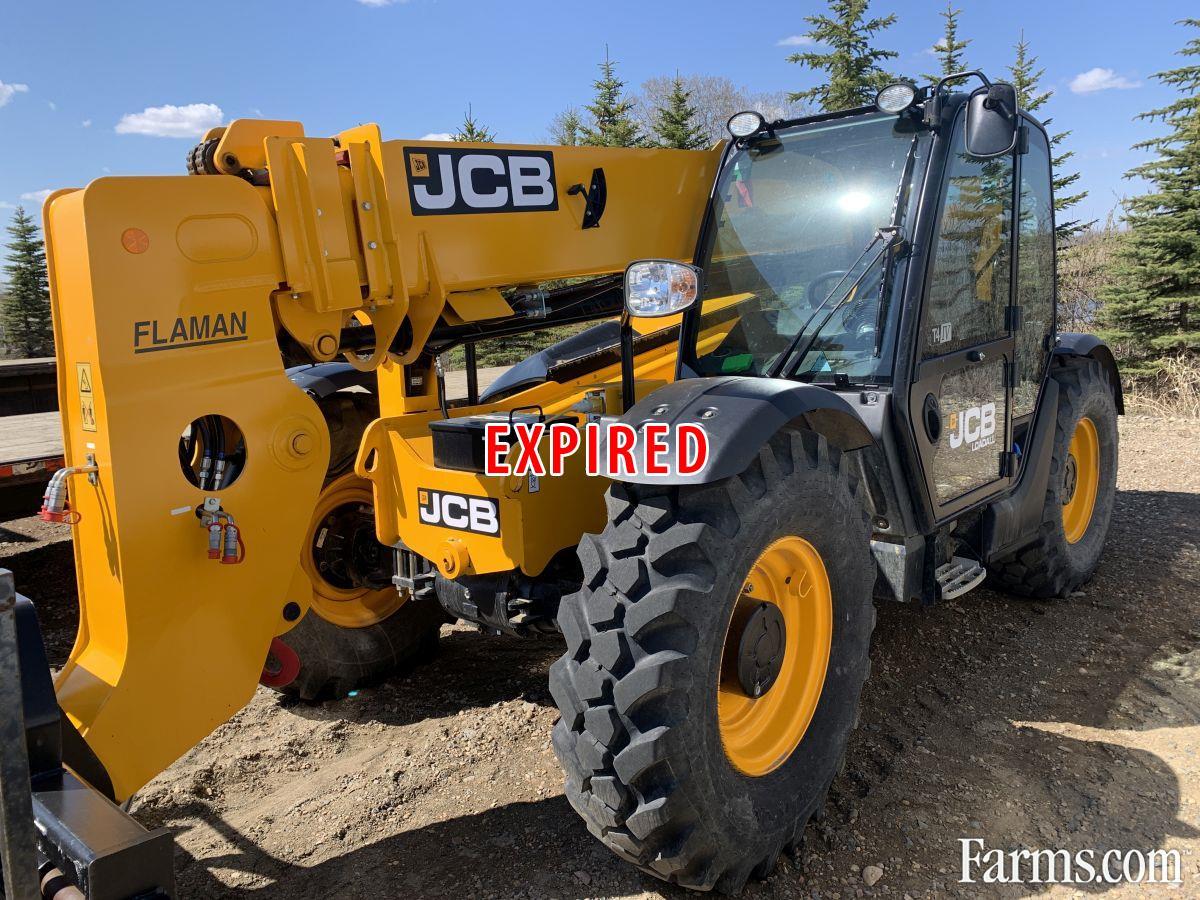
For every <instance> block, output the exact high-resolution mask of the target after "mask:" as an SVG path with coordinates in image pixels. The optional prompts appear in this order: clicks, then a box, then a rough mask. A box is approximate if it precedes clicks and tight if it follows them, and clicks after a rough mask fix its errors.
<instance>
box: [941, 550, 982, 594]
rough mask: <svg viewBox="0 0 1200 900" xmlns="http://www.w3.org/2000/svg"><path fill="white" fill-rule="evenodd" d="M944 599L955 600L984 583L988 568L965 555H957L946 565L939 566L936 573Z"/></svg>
mask: <svg viewBox="0 0 1200 900" xmlns="http://www.w3.org/2000/svg"><path fill="white" fill-rule="evenodd" d="M933 574H934V577H935V578H936V579H937V583H938V588H939V589H940V593H941V598H942V599H943V600H953V599H954V598H955V597H961V596H962V595H963V594H965V593H966V592H967V591H969V590H971V589H972V588H976V587H979V585H981V584H983V579H984V578H986V577H987V570H986V569H984V567H983V566H981V565H980V564H979V563H978V562H977V561H976V560H973V559H967V558H966V557H965V556H956V557H954V559H953V560H951V561H950V562H948V563H945V564H944V565H941V566H938V568H937V571H935V572H934V573H933Z"/></svg>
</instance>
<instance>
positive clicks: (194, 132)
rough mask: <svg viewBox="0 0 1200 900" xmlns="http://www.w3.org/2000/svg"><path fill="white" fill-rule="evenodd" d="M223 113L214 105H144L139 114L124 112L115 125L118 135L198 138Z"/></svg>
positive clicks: (218, 123) (223, 115)
mask: <svg viewBox="0 0 1200 900" xmlns="http://www.w3.org/2000/svg"><path fill="white" fill-rule="evenodd" d="M224 118H225V114H224V113H223V112H221V107H219V106H217V105H216V104H215V103H189V104H187V106H173V105H172V104H169V103H168V104H167V105H166V106H147V107H146V108H145V109H143V110H142V111H141V112H140V113H127V114H126V115H123V116H121V121H120V122H118V123H117V134H146V135H150V136H151V137H173V138H184V137H201V136H203V134H204V132H206V131H208V129H210V128H213V127H214V126H217V125H220V124H221V122H222V121H223V120H224Z"/></svg>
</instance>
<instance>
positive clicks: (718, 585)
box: [0, 72, 1122, 898]
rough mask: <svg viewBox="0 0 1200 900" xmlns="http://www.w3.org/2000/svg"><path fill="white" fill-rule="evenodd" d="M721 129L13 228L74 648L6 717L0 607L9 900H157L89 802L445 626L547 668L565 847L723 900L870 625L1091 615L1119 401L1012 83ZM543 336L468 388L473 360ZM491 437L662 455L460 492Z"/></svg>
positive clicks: (361, 136) (144, 190)
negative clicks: (913, 614)
mask: <svg viewBox="0 0 1200 900" xmlns="http://www.w3.org/2000/svg"><path fill="white" fill-rule="evenodd" d="M729 131H730V139H729V140H728V141H727V142H723V143H721V144H719V145H717V146H715V147H713V148H712V149H710V150H706V151H671V150H658V149H623V148H621V149H617V148H588V147H532V146H520V145H500V144H448V143H430V142H422V141H387V142H385V141H383V140H382V139H381V136H380V133H379V129H378V128H377V127H375V126H371V125H367V126H360V127H357V128H354V129H351V130H349V131H345V132H342V133H341V134H338V135H337V136H335V137H332V138H314V137H309V136H307V135H305V133H304V131H303V129H302V127H301V126H300V125H299V124H298V123H295V122H274V121H272V122H268V121H253V120H238V121H235V122H233V123H232V124H230V125H229V126H227V127H223V128H218V129H215V130H213V131H212V132H210V133H209V134H208V135H207V136H206V137H205V139H204V140H203V141H202V142H201V143H200V144H199V145H198V146H197V147H196V148H195V149H194V150H193V151H192V153H191V155H190V156H189V159H188V168H189V170H190V172H191V174H190V175H186V176H183V175H181V176H179V177H129V178H126V177H119V178H118V177H110V178H102V179H99V180H97V181H95V182H93V183H92V184H90V185H89V186H88V187H86V188H84V189H82V190H63V191H59V192H57V193H55V194H53V195H52V196H51V197H50V198H49V199H48V200H47V202H46V204H45V213H44V215H45V234H46V238H47V256H48V263H49V271H50V279H51V292H52V300H53V311H54V320H55V338H56V346H57V354H58V377H59V393H60V401H61V409H62V416H63V426H64V438H65V448H66V460H67V464H68V467H67V468H66V469H64V470H63V471H62V473H61V474H60V475H58V476H56V478H55V480H54V481H53V482H52V483H51V485H50V487H49V488H48V489H47V495H46V501H45V505H44V507H43V511H42V515H43V517H44V518H47V519H49V520H52V521H62V522H65V523H69V524H70V526H71V528H72V531H73V536H74V549H75V559H76V575H77V579H78V585H79V604H80V625H79V633H78V638H77V641H76V643H75V646H74V648H73V650H72V652H71V654H70V658H69V659H68V661H67V663H66V664H65V665H64V667H63V668H62V670H61V671H60V672H59V673H58V674H57V676H56V677H55V678H54V681H53V684H51V682H50V676H49V671H48V667H47V665H46V661H45V654H44V651H43V650H42V649H41V639H40V635H39V632H38V628H37V623H36V617H35V616H34V615H33V612H32V606H31V605H30V604H29V602H28V601H27V600H25V599H24V598H21V597H19V596H17V595H15V594H14V591H13V587H12V584H11V581H10V582H7V583H5V582H4V581H3V580H2V579H0V675H4V677H5V678H6V680H5V682H4V683H5V685H6V686H7V685H10V684H17V683H19V684H20V686H21V690H20V691H12V690H8V689H7V687H6V690H5V691H4V693H5V694H6V697H5V700H4V702H5V708H4V711H3V722H2V723H0V724H3V725H4V726H5V728H6V730H5V731H4V735H5V738H4V747H3V751H4V752H3V761H4V768H3V769H2V770H0V776H2V777H0V785H2V786H3V795H4V799H5V804H4V824H5V841H4V845H3V850H4V858H3V862H4V865H5V878H6V881H7V880H9V879H14V881H12V884H13V885H14V886H13V887H11V888H10V890H12V891H14V892H16V893H14V894H13V895H14V896H18V895H20V894H19V892H20V891H21V890H23V888H21V887H20V884H21V883H24V882H21V881H20V880H21V879H22V878H24V879H26V882H27V881H28V880H29V878H30V874H29V873H30V872H33V871H34V870H36V869H37V867H38V866H40V867H41V871H42V874H43V876H44V879H45V880H47V881H48V882H52V886H54V887H55V889H59V888H63V887H64V886H68V887H71V889H78V890H79V891H82V892H83V893H84V894H85V895H87V896H89V897H96V898H99V897H104V898H108V897H131V896H149V895H153V894H154V892H157V893H158V894H159V895H167V896H169V895H172V894H173V891H174V887H173V876H172V871H171V844H170V836H169V834H167V833H165V832H163V831H161V830H160V831H158V832H146V831H145V830H144V829H142V828H141V827H140V826H139V825H137V824H136V823H135V822H133V820H132V819H130V818H129V817H128V816H127V815H126V814H125V813H124V812H123V811H122V810H121V809H120V808H119V807H118V806H117V805H116V804H119V803H121V802H122V801H125V800H126V799H128V798H129V797H130V796H131V795H132V794H133V793H134V792H135V791H136V790H138V788H140V787H141V786H142V785H143V784H145V783H146V782H147V781H148V780H149V779H151V778H153V777H154V776H155V775H156V774H157V773H159V772H161V771H162V770H163V769H164V768H165V767H166V766H168V765H170V764H171V763H172V762H173V761H174V760H175V759H177V758H178V757H179V756H180V755H181V754H182V753H184V752H185V751H186V750H187V749H189V748H190V747H192V746H193V745H194V744H195V743H196V742H197V741H199V740H200V739H201V738H203V737H204V736H205V735H206V734H208V733H209V732H210V731H211V730H212V729H213V728H214V727H216V726H217V725H218V724H220V723H222V722H224V721H225V720H227V719H228V718H229V717H230V716H231V715H232V714H233V713H234V712H235V711H237V710H238V709H239V708H240V707H241V706H242V705H243V704H245V703H246V702H247V700H248V699H249V698H250V696H251V694H252V693H253V691H254V690H255V687H256V685H257V684H258V683H259V682H260V681H261V682H262V683H264V684H267V685H269V686H272V687H274V688H276V689H278V690H282V691H290V692H293V693H296V694H298V695H300V696H301V697H305V698H312V697H317V696H322V695H333V696H337V695H341V694H344V693H345V692H346V691H348V690H350V689H351V688H354V687H357V686H358V685H360V684H364V683H368V682H369V681H371V680H373V679H377V678H380V677H383V676H384V675H386V674H387V673H388V672H389V671H392V670H393V669H395V668H396V667H397V666H400V665H406V664H411V663H413V662H416V661H419V660H420V659H421V658H422V657H424V656H426V655H428V654H429V653H431V652H432V651H433V650H434V649H435V648H436V642H437V633H438V628H439V626H440V625H441V624H442V623H444V622H445V621H446V620H447V618H448V617H449V618H450V619H461V620H465V621H468V622H474V623H477V624H478V625H479V626H481V627H482V628H484V629H487V630H490V631H494V632H497V633H506V634H529V633H538V632H559V631H560V632H561V634H562V637H563V638H564V639H565V642H566V650H565V652H564V654H563V656H562V658H561V659H559V660H558V662H556V663H555V665H554V666H553V667H552V669H551V672H550V686H551V692H552V694H553V696H554V699H555V701H556V703H557V705H558V707H559V710H560V712H561V718H560V720H559V722H558V724H557V725H556V726H555V729H554V735H553V744H554V748H555V751H556V753H557V755H558V758H559V760H560V762H561V764H562V766H563V769H564V772H565V780H566V794H567V797H568V799H569V800H570V802H571V804H572V806H573V807H574V808H575V809H576V810H577V811H578V813H579V814H580V815H581V816H582V817H583V819H584V820H585V822H586V824H587V827H588V828H589V830H591V831H592V833H593V834H595V835H596V837H597V838H598V839H599V840H601V841H602V842H603V843H604V844H606V845H607V846H608V847H610V848H611V849H612V850H613V851H614V852H615V853H616V854H617V855H619V856H620V857H622V858H624V859H626V860H628V861H629V862H631V863H633V864H634V865H637V866H639V867H640V868H642V869H643V870H645V871H647V872H650V873H652V874H654V875H656V876H658V877H660V878H663V879H665V880H668V881H670V882H673V883H677V884H680V885H683V886H686V887H690V888H696V889H702V890H707V889H714V888H715V889H719V890H722V891H727V892H736V891H737V890H739V889H740V888H741V887H742V885H743V884H744V883H745V881H746V880H747V879H748V878H749V877H751V876H763V875H765V874H766V873H768V872H769V871H770V870H771V868H772V867H773V865H774V863H775V860H776V858H777V857H778V855H779V853H780V852H782V851H784V850H786V849H788V848H790V847H792V846H794V845H795V844H796V843H797V842H798V840H799V839H800V836H801V834H802V832H803V829H804V827H805V825H806V823H807V822H808V821H809V819H810V817H811V816H812V815H813V814H814V813H815V812H816V811H817V810H818V809H819V808H820V806H821V804H822V803H823V801H824V798H825V795H826V793H827V791H828V788H829V785H830V782H831V781H832V779H833V777H834V775H835V773H836V771H837V769H838V766H839V764H840V762H841V760H842V757H843V754H844V751H845V747H846V742H847V739H848V736H849V734H850V731H851V730H852V728H853V726H854V723H855V721H856V718H857V706H858V698H859V694H860V691H861V688H862V685H863V683H864V681H865V679H866V677H867V674H868V670H869V659H868V647H869V642H870V636H871V631H872V628H873V626H874V621H875V613H874V607H873V601H874V599H876V598H878V599H886V598H891V599H894V600H899V601H914V602H919V603H931V602H935V601H937V600H939V599H944V598H950V597H956V596H959V595H961V594H963V593H965V592H966V591H968V590H970V589H972V588H974V587H975V586H977V585H978V584H980V583H981V582H983V581H984V579H985V578H986V577H987V576H988V575H989V573H990V575H991V577H992V579H993V581H994V582H995V583H997V584H999V585H1001V586H1003V587H1004V588H1006V589H1009V590H1011V591H1013V592H1015V593H1021V594H1026V595H1032V596H1039V597H1051V596H1056V595H1061V594H1064V593H1066V592H1069V591H1071V590H1073V589H1075V588H1076V587H1077V586H1078V585H1080V584H1082V583H1083V582H1084V581H1086V580H1087V579H1088V578H1089V577H1090V576H1091V574H1092V572H1093V571H1094V570H1095V568H1096V566H1097V564H1098V562H1099V559H1100V555H1101V552H1102V547H1103V543H1104V539H1105V534H1106V531H1107V527H1108V520H1109V516H1110V513H1111V509H1112V504H1113V495H1114V485H1115V476H1116V464H1117V430H1116V416H1117V414H1118V413H1120V412H1121V411H1122V395H1121V386H1120V380H1119V377H1118V374H1117V370H1116V366H1115V363H1114V360H1113V357H1112V354H1111V352H1110V351H1109V350H1108V348H1107V347H1106V346H1105V345H1104V344H1103V343H1102V342H1100V341H1099V340H1097V339H1096V338H1094V337H1090V336H1087V335H1071V334H1059V333H1057V331H1056V328H1055V316H1054V311H1055V297H1054V258H1055V244H1054V216H1053V196H1052V191H1051V172H1050V147H1049V142H1048V140H1047V136H1046V133H1045V130H1044V129H1043V127H1042V126H1041V125H1040V124H1039V123H1038V122H1037V121H1036V120H1034V119H1033V118H1032V117H1030V116H1029V115H1028V114H1027V113H1025V112H1023V111H1021V110H1019V109H1018V108H1017V101H1016V96H1015V92H1014V90H1013V88H1012V87H1011V86H1010V85H1006V84H1003V83H998V82H997V83H993V82H990V81H989V80H988V79H987V78H986V77H985V76H984V75H982V74H981V73H978V72H970V73H961V74H960V75H957V76H951V77H950V78H947V79H943V80H942V81H941V82H939V83H938V84H936V85H932V86H928V87H925V88H921V89H919V90H918V89H916V88H914V87H913V86H911V85H908V84H896V85H891V86H889V87H887V88H885V89H884V90H883V91H881V92H880V94H879V96H878V98H877V101H876V103H875V104H874V105H873V106H870V107H865V108H861V109H854V110H847V111H844V112H837V113H832V114H824V115H818V116H810V117H805V118H800V119H792V120H786V121H784V120H781V121H775V122H767V121H765V120H764V119H763V117H762V116H760V115H758V114H757V113H753V112H747V113H740V114H738V115H735V116H734V117H733V118H732V119H730V122H729ZM588 322H594V323H598V324H595V325H593V326H592V327H590V328H588V329H587V330H585V331H582V332H581V333H579V334H576V335H574V336H572V337H570V338H567V339H566V340H564V341H561V342H559V343H557V344H554V345H552V346H550V347H548V348H546V349H545V350H543V351H541V352H539V353H537V354H535V355H534V356H533V357H531V358H530V359H528V360H526V361H525V362H523V363H520V364H519V365H517V366H515V367H513V368H512V369H511V370H509V371H508V372H506V373H504V374H503V375H502V376H501V377H500V378H499V379H497V380H496V381H494V382H492V383H491V384H490V385H488V386H486V387H485V388H483V389H481V387H480V384H479V379H478V373H477V367H476V364H475V363H476V353H475V347H476V344H478V343H479V342H480V341H485V340H504V339H505V338H508V337H511V336H513V335H517V334H522V333H525V332H530V331H537V330H540V329H544V328H547V327H550V326H558V325H566V324H578V323H588ZM458 347H462V348H464V358H465V365H466V369H467V373H466V396H465V397H463V398H457V399H455V398H451V397H450V396H449V392H448V391H447V388H446V379H445V377H444V372H443V368H442V365H441V359H442V356H443V354H446V353H447V352H449V351H451V350H454V349H455V348H458ZM534 425H537V426H551V425H553V426H557V427H558V428H559V429H560V430H561V427H562V426H568V427H569V428H570V429H576V430H578V431H579V432H581V433H583V432H585V431H588V430H589V428H590V427H591V426H596V431H597V433H600V434H602V435H604V434H609V433H611V429H614V428H616V427H618V426H628V427H629V432H630V433H632V434H633V435H634V438H633V440H634V441H635V442H637V443H638V444H639V445H640V444H642V443H645V444H646V445H649V443H650V441H651V438H650V437H649V435H650V434H651V432H653V433H655V434H659V433H665V434H666V438H665V440H666V445H665V446H666V447H667V449H668V451H670V452H674V451H677V450H679V449H680V447H679V443H678V442H679V441H680V440H681V438H680V437H679V436H680V435H681V434H682V433H683V431H682V428H681V426H689V425H690V426H698V427H699V429H700V430H702V432H703V434H704V437H705V444H706V447H707V451H708V452H707V456H706V458H705V460H704V462H703V465H702V466H701V467H700V468H699V469H698V470H697V471H686V472H685V471H674V472H668V473H667V474H661V473H658V472H652V471H649V470H648V469H647V470H645V471H641V472H638V471H627V470H614V469H611V468H610V469H609V470H606V471H605V472H604V473H603V474H588V472H589V468H591V467H590V465H589V462H588V460H587V459H586V456H587V455H586V454H584V453H578V454H575V455H573V456H569V457H567V458H566V459H565V462H564V464H563V466H562V470H561V473H558V474H554V473H553V471H552V470H553V468H554V467H553V466H551V467H549V469H550V471H547V473H546V474H537V473H535V472H532V471H530V472H521V473H520V474H516V473H515V472H514V473H508V474H489V471H491V466H490V464H489V456H490V455H492V454H491V453H490V451H491V450H493V449H495V447H494V445H493V443H492V441H493V440H494V438H495V436H496V435H498V434H499V435H509V436H510V437H511V436H512V435H518V436H519V435H520V434H521V433H525V434H526V435H528V434H530V433H534V432H532V426H534ZM660 426H663V427H662V428H661V432H660V431H656V429H658V428H659V427H660ZM522 429H524V432H522ZM551 433H552V434H553V432H551ZM604 440H605V439H604V438H603V437H602V438H601V441H602V443H601V449H600V450H598V451H597V452H598V454H599V457H601V458H604V457H605V450H604V447H605V446H607V445H605V444H604V443H603V441H604ZM612 441H613V442H614V443H615V442H616V439H615V438H613V439H612ZM508 446H509V445H508V444H504V445H503V446H502V447H501V453H500V456H501V457H504V456H505V454H509V458H511V456H512V455H516V454H518V453H522V452H524V451H525V450H530V452H531V453H532V455H533V456H535V457H539V458H543V459H544V458H548V457H549V456H550V455H551V454H552V452H553V448H552V447H551V446H550V440H549V439H547V440H544V441H541V442H540V443H538V442H535V444H534V446H533V447H532V448H523V447H521V446H520V445H515V446H513V447H512V449H511V452H510V451H509V450H508ZM643 449H644V447H643ZM670 452H668V454H667V455H668V456H670ZM539 471H540V467H539ZM18 676H19V677H18ZM9 679H11V680H9ZM22 733H24V735H25V739H24V740H22V739H21V734H22ZM31 786H32V788H31ZM31 794H32V796H31ZM30 802H32V808H33V810H34V815H33V817H32V819H30V818H29V816H28V809H29V805H28V804H29V803H30ZM23 804H24V805H23ZM22 809H24V813H23V814H22V812H21V811H22ZM34 844H36V850H35V849H34V846H33V845H34ZM35 854H36V857H35Z"/></svg>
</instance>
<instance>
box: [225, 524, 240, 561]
mask: <svg viewBox="0 0 1200 900" xmlns="http://www.w3.org/2000/svg"><path fill="white" fill-rule="evenodd" d="M221 562H222V563H224V564H225V565H227V566H231V565H234V564H235V563H240V562H241V560H240V559H238V527H237V526H236V525H234V524H233V523H232V522H230V523H229V524H227V525H226V526H225V549H224V550H223V551H222V553H221Z"/></svg>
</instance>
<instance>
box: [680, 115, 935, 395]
mask: <svg viewBox="0 0 1200 900" xmlns="http://www.w3.org/2000/svg"><path fill="white" fill-rule="evenodd" d="M927 146H928V138H927V133H926V132H921V131H918V129H917V126H916V125H914V123H913V122H912V121H911V120H910V119H908V118H907V117H899V118H898V117H897V116H894V115H882V114H869V115H858V116H854V117H852V118H846V119H834V120H830V121H825V122H817V123H812V124H809V125H801V126H798V127H796V128H793V129H788V130H783V131H780V132H779V133H778V141H777V142H776V141H770V140H766V141H763V142H762V143H760V144H759V145H758V146H752V147H750V148H749V149H747V150H743V151H740V152H738V154H737V155H736V156H735V157H734V159H733V161H732V162H730V163H729V164H727V165H726V166H725V169H724V171H723V172H722V174H721V177H720V180H719V182H718V185H717V194H716V199H715V209H714V215H715V219H714V221H713V223H712V227H710V229H709V245H708V247H706V248H705V250H706V254H705V257H704V258H707V260H708V264H707V266H706V268H705V279H704V293H703V297H702V300H703V303H702V306H701V318H700V325H699V332H698V335H697V339H698V344H697V348H696V363H697V366H696V368H697V370H698V373H699V374H701V375H721V374H725V375H764V374H772V375H773V374H777V372H778V371H779V370H780V368H781V367H782V368H783V371H786V372H788V373H791V374H792V376H793V377H796V378H799V379H802V380H805V381H816V382H830V383H833V382H836V381H838V380H842V379H846V380H850V381H854V382H857V383H872V384H876V383H886V382H889V381H890V376H891V358H892V346H893V344H894V340H893V335H892V332H893V330H894V324H893V323H894V320H895V319H896V316H895V315H893V314H891V313H892V310H891V306H893V305H894V304H892V303H891V302H890V301H891V299H892V297H891V295H892V293H893V290H892V287H891V285H892V284H894V283H896V282H897V281H898V279H896V278H887V277H886V275H887V273H888V272H889V271H890V270H891V269H892V268H893V267H892V266H891V265H890V262H891V260H890V257H891V256H892V255H893V253H892V251H891V250H887V252H881V250H882V249H883V247H882V244H881V243H880V242H879V241H877V240H875V237H876V234H877V232H878V231H879V229H880V228H884V227H886V226H889V225H892V224H898V225H903V212H904V207H905V205H906V204H907V202H908V194H909V191H908V185H909V184H911V183H913V173H914V172H916V171H917V169H918V166H919V165H920V164H921V163H922V162H923V159H924V157H925V155H926V153H927ZM902 182H903V183H902ZM897 205H899V207H900V214H899V215H897V213H896V212H895V210H896V207H897ZM873 241H874V243H873ZM885 280H886V281H887V283H886V284H885ZM798 335H799V339H797V336H798ZM794 354H799V357H798V358H796V359H790V358H789V359H787V360H784V359H781V357H782V356H785V355H786V356H789V357H790V356H792V355H794ZM784 362H786V363H787V365H786V366H784V365H783V364H784Z"/></svg>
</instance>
